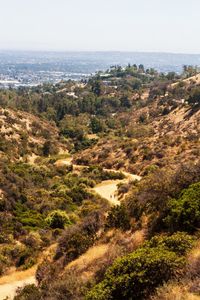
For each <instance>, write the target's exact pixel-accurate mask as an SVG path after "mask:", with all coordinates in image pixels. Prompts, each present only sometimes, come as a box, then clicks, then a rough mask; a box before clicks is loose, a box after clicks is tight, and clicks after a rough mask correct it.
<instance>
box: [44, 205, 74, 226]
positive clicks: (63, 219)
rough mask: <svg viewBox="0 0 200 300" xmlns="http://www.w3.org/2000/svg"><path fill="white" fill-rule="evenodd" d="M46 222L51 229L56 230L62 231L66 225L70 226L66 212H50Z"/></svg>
mask: <svg viewBox="0 0 200 300" xmlns="http://www.w3.org/2000/svg"><path fill="white" fill-rule="evenodd" d="M46 222H47V224H49V226H50V227H51V228H53V229H56V228H60V229H64V228H65V226H66V225H70V224H71V222H70V220H69V217H68V215H67V214H66V212H64V211H61V210H55V211H52V212H51V213H50V214H49V215H48V217H47V218H46Z"/></svg>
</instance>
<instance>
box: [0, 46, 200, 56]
mask: <svg viewBox="0 0 200 300" xmlns="http://www.w3.org/2000/svg"><path fill="white" fill-rule="evenodd" d="M0 52H27V53H28V52H35V53H39V52H40V53H41V52H49V53H72V52H73V53H144V54H173V55H194V56H195V55H200V52H199V53H190V52H174V51H144V50H141V51H140V50H69V49H68V50H64V49H63V50H58V49H57V50H55V49H54V50H53V49H14V48H7V49H6V48H2V49H1V48H0Z"/></svg>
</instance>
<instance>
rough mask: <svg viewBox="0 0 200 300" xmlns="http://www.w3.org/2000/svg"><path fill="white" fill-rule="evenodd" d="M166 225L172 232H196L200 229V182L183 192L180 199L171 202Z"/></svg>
mask: <svg viewBox="0 0 200 300" xmlns="http://www.w3.org/2000/svg"><path fill="white" fill-rule="evenodd" d="M165 223H166V225H167V226H168V228H169V230H170V231H177V230H185V231H188V232H194V231H195V230H198V229H199V228H200V182H199V183H196V184H193V185H191V186H190V187H189V188H188V189H185V190H183V192H182V194H181V195H180V197H179V198H178V199H171V200H170V201H169V203H168V215H167V217H166V218H165Z"/></svg>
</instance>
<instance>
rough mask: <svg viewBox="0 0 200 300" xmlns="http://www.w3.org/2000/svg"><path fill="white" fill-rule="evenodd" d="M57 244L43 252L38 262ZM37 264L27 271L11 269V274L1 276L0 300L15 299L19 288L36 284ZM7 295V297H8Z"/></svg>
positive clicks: (49, 253)
mask: <svg viewBox="0 0 200 300" xmlns="http://www.w3.org/2000/svg"><path fill="white" fill-rule="evenodd" d="M55 247H56V244H53V245H51V246H50V247H49V248H47V249H46V250H44V252H43V253H42V254H41V256H40V259H39V261H38V264H39V263H40V262H41V261H42V260H43V259H44V258H45V257H47V256H48V255H51V252H52V251H53V250H54V249H55ZM38 264H37V265H35V266H33V267H32V268H30V269H28V270H25V271H16V270H14V271H11V272H10V274H8V275H5V276H3V277H0V300H5V299H9V300H10V299H13V298H14V296H15V292H16V290H17V288H19V287H20V288H21V287H23V286H25V285H27V284H36V283H37V282H36V279H35V273H36V270H37V266H38ZM6 297H7V298H6Z"/></svg>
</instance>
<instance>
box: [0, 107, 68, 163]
mask: <svg viewBox="0 0 200 300" xmlns="http://www.w3.org/2000/svg"><path fill="white" fill-rule="evenodd" d="M49 139H51V141H55V143H56V144H57V146H58V148H59V149H60V150H61V149H65V148H66V147H65V146H64V145H63V144H62V143H61V142H60V141H59V134H58V129H57V127H56V126H55V124H53V123H50V122H48V121H45V120H42V119H40V118H39V117H36V116H34V115H32V114H29V113H26V112H22V111H14V110H11V109H3V108H0V152H1V154H3V153H6V154H8V155H10V156H11V157H12V158H16V159H19V158H20V157H24V156H25V155H26V156H28V157H32V156H33V155H40V153H41V148H42V146H43V144H44V143H45V141H47V140H49Z"/></svg>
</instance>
